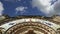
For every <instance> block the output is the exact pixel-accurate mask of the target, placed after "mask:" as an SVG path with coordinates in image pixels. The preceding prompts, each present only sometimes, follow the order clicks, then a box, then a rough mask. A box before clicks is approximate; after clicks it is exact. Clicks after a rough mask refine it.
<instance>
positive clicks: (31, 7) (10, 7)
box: [0, 0, 60, 17]
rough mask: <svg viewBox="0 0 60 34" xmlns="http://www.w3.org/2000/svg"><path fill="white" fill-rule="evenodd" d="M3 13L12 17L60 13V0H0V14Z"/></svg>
mask: <svg viewBox="0 0 60 34" xmlns="http://www.w3.org/2000/svg"><path fill="white" fill-rule="evenodd" d="M3 14H5V15H9V16H10V17H15V16H18V15H28V16H29V15H30V16H31V15H32V16H35V15H37V16H46V17H51V16H53V15H60V0H0V16H1V15H3Z"/></svg>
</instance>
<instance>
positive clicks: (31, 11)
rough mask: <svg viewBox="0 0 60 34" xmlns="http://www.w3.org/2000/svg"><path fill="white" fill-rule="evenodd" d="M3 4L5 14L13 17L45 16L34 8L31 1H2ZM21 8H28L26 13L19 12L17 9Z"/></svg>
mask: <svg viewBox="0 0 60 34" xmlns="http://www.w3.org/2000/svg"><path fill="white" fill-rule="evenodd" d="M1 2H2V3H3V7H4V11H3V13H4V14H7V15H9V16H11V17H12V16H17V15H43V14H42V12H40V11H39V10H38V9H37V8H32V5H31V0H21V1H18V0H17V1H12V0H10V1H6V0H5V1H4V0H1ZM20 6H22V7H27V9H25V11H22V12H21V11H18V12H17V11H16V10H15V8H17V7H20ZM16 12H17V13H16Z"/></svg>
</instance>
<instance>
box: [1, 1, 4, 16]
mask: <svg viewBox="0 0 60 34" xmlns="http://www.w3.org/2000/svg"><path fill="white" fill-rule="evenodd" d="M3 10H4V8H3V4H2V2H0V16H2V13H3Z"/></svg>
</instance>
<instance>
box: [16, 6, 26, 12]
mask: <svg viewBox="0 0 60 34" xmlns="http://www.w3.org/2000/svg"><path fill="white" fill-rule="evenodd" d="M25 9H27V7H23V6H20V7H17V8H16V11H17V12H18V11H20V12H24V11H25ZM17 12H16V13H17Z"/></svg>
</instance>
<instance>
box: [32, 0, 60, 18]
mask: <svg viewBox="0 0 60 34" xmlns="http://www.w3.org/2000/svg"><path fill="white" fill-rule="evenodd" d="M51 1H52V0H32V6H33V7H37V8H38V9H39V10H40V11H41V12H43V13H45V14H46V16H47V17H51V16H53V15H60V0H58V1H56V0H55V1H56V2H55V3H54V4H53V5H51Z"/></svg>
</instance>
